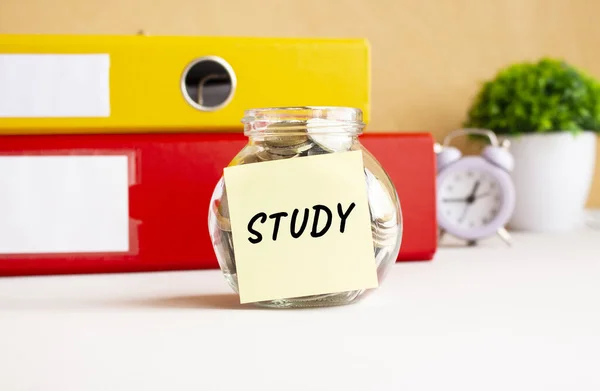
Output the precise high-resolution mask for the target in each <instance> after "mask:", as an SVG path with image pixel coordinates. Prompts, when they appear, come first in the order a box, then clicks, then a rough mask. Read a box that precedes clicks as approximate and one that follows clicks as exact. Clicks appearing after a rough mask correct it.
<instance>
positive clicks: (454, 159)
mask: <svg viewBox="0 0 600 391" xmlns="http://www.w3.org/2000/svg"><path fill="white" fill-rule="evenodd" d="M468 134H479V135H483V136H487V137H488V138H489V140H490V143H491V145H488V146H486V147H485V149H484V150H483V152H482V153H481V155H480V156H462V154H461V153H460V151H459V150H458V149H457V148H455V147H451V146H449V144H450V141H451V140H452V139H453V138H454V137H456V136H458V135H468ZM436 154H437V173H438V174H437V220H438V225H439V228H440V238H441V237H442V236H443V235H444V234H445V233H449V234H451V235H453V236H455V237H457V238H460V239H463V240H466V241H467V243H468V244H469V245H475V244H476V243H477V241H478V240H480V239H483V238H487V237H490V236H492V235H498V236H500V238H502V239H503V240H504V241H505V242H506V243H507V244H509V245H510V235H509V234H508V231H506V229H505V225H506V223H507V222H508V220H509V219H510V217H511V215H512V213H513V210H514V207H515V188H514V184H513V182H512V179H511V177H510V171H511V170H512V169H513V166H514V160H513V157H512V155H511V154H510V153H509V151H508V140H505V141H504V142H503V143H502V145H499V143H498V139H497V138H496V135H495V134H494V133H493V132H491V131H489V130H482V129H459V130H456V131H454V132H451V133H450V134H448V136H447V137H446V138H445V140H444V144H443V146H440V145H439V144H438V145H436Z"/></svg>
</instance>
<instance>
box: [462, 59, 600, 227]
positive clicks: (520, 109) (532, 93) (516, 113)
mask: <svg viewBox="0 0 600 391" xmlns="http://www.w3.org/2000/svg"><path fill="white" fill-rule="evenodd" d="M465 126H466V127H470V128H485V129H489V130H492V131H494V132H495V133H496V134H498V135H499V136H504V137H505V138H506V139H508V140H509V141H510V151H511V153H512V154H513V156H514V158H515V168H514V171H513V172H512V178H513V181H514V183H515V187H516V193H517V202H516V206H515V210H514V213H513V217H512V219H511V221H510V224H509V225H510V227H511V228H512V229H517V230H528V231H538V232H540V231H564V230H570V229H573V228H575V227H576V226H578V224H580V223H581V222H582V220H583V214H584V208H585V204H586V201H587V198H588V196H589V191H590V187H591V182H592V179H593V174H594V166H595V162H596V133H597V132H598V131H599V130H600V84H599V83H598V81H596V80H595V79H593V78H592V77H590V76H589V75H587V74H586V73H585V72H583V71H582V70H580V69H576V68H575V67H573V66H572V65H570V64H567V63H566V62H564V61H562V60H557V59H551V58H542V59H541V60H539V61H537V62H533V63H531V62H522V63H516V64H512V65H509V66H508V67H506V68H504V69H501V70H500V71H499V72H498V73H497V74H496V75H495V76H494V77H493V78H492V79H490V80H488V81H487V82H485V83H484V84H483V86H482V87H481V90H480V91H479V93H478V95H477V96H476V98H475V99H474V101H473V103H472V105H471V107H470V108H469V110H468V117H467V120H466V122H465Z"/></svg>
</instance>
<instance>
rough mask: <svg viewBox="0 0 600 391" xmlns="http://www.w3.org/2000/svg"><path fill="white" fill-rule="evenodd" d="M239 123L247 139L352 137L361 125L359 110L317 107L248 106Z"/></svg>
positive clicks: (362, 126)
mask: <svg viewBox="0 0 600 391" xmlns="http://www.w3.org/2000/svg"><path fill="white" fill-rule="evenodd" d="M242 123H243V124H244V134H245V135H246V136H247V137H249V138H250V140H251V141H260V140H262V139H264V138H265V137H271V136H279V137H283V136H285V137H287V136H290V137H293V136H299V135H306V134H309V135H327V136H336V135H337V136H340V137H353V138H354V137H357V136H358V135H360V134H362V131H363V128H364V126H365V124H364V123H363V121H362V111H361V110H359V109H354V108H347V107H320V106H309V107H308V106H307V107H272V108H262V109H251V110H247V111H246V112H245V116H244V119H243V120H242Z"/></svg>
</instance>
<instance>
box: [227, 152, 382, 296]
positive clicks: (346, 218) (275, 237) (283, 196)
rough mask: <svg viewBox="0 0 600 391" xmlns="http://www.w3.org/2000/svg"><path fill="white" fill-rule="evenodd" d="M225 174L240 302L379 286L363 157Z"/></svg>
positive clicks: (336, 156)
mask: <svg viewBox="0 0 600 391" xmlns="http://www.w3.org/2000/svg"><path fill="white" fill-rule="evenodd" d="M224 176H225V186H226V188H227V198H228V202H229V215H230V221H231V230H232V237H233V247H234V249H235V259H236V268H237V277H238V284H239V293H240V302H241V303H249V302H256V301H264V300H276V299H283V298H293V297H302V296H308V295H315V294H325V293H335V292H344V291H348V290H357V289H369V288H375V287H377V286H378V279H377V271H376V265H375V257H374V253H373V241H372V233H371V223H370V215H369V205H368V200H367V188H366V182H365V173H364V168H363V161H362V153H361V152H360V151H351V152H342V153H333V154H326V155H316V156H307V157H302V158H297V159H287V160H276V161H267V162H262V163H253V164H248V165H242V166H235V167H226V168H225V169H224ZM305 216H306V219H305ZM315 218H316V219H315Z"/></svg>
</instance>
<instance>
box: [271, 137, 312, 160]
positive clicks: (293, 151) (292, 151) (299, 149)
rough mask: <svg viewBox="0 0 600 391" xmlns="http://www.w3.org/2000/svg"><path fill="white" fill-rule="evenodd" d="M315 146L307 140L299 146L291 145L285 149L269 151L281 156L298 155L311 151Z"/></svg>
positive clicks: (274, 148)
mask: <svg viewBox="0 0 600 391" xmlns="http://www.w3.org/2000/svg"><path fill="white" fill-rule="evenodd" d="M313 145H314V144H313V143H312V142H310V141H309V140H308V139H307V140H306V142H304V143H302V144H298V145H291V146H287V147H283V148H281V147H269V148H268V151H269V153H272V154H274V155H280V156H290V155H298V154H300V153H303V152H306V151H308V150H310V149H311V148H312V147H313Z"/></svg>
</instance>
